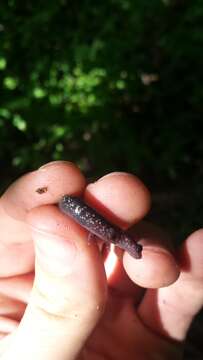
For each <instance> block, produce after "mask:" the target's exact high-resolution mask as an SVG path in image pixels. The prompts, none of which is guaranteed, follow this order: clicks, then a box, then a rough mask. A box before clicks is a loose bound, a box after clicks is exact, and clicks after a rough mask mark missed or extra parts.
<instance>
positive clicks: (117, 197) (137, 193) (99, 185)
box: [85, 172, 151, 227]
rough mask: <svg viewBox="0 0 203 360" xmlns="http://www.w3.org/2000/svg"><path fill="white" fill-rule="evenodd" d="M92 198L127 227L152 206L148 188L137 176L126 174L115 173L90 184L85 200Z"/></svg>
mask: <svg viewBox="0 0 203 360" xmlns="http://www.w3.org/2000/svg"><path fill="white" fill-rule="evenodd" d="M92 197H94V198H95V199H97V201H98V202H99V203H100V204H101V205H103V206H104V207H105V208H107V209H110V210H111V212H112V213H113V214H114V215H115V217H116V218H117V219H119V220H118V221H119V223H120V224H122V225H123V224H126V225H125V227H128V226H129V225H131V224H133V223H135V222H137V221H139V220H140V219H141V218H143V216H145V215H146V213H147V212H148V211H149V209H150V206H151V196H150V192H149V190H148V189H147V187H146V186H145V185H144V184H143V182H142V181H141V180H140V179H139V178H138V177H137V176H135V175H133V174H129V173H125V172H113V173H110V174H108V175H105V176H103V177H102V178H100V179H99V180H98V181H96V182H94V183H92V184H89V185H88V186H87V188H86V191H85V198H86V199H87V200H88V199H89V198H92ZM101 205H100V206H101ZM120 224H118V225H120ZM122 227H124V226H122Z"/></svg>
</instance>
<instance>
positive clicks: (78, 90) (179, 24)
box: [0, 0, 203, 359]
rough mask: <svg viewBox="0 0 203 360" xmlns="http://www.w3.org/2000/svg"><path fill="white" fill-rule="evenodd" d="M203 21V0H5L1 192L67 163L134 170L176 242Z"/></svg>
mask: <svg viewBox="0 0 203 360" xmlns="http://www.w3.org/2000/svg"><path fill="white" fill-rule="evenodd" d="M202 24H203V3H202V0H196V1H193V2H192V1H189V0H185V1H184V0H173V1H172V0H171V1H170V0H150V1H149V0H108V1H93V0H69V1H66V0H60V1H55V0H38V1H24V2H22V1H18V0H9V1H1V4H0V166H1V169H3V171H2V172H1V184H0V187H1V190H2V191H3V189H4V188H5V187H6V186H7V185H8V184H9V183H10V182H12V181H13V180H14V179H15V178H16V177H18V176H19V175H21V174H22V173H24V172H26V171H29V170H33V169H35V168H37V167H38V166H40V165H42V164H43V163H45V162H47V161H51V160H58V159H67V160H71V161H74V162H76V163H77V164H78V165H79V166H80V168H81V169H82V170H83V171H84V173H85V174H86V175H87V177H90V178H96V177H98V176H100V175H103V174H105V173H107V172H109V171H114V170H122V171H129V172H132V173H135V174H137V175H138V176H140V177H141V179H142V180H143V181H144V182H145V183H146V185H148V187H149V188H150V189H151V191H152V194H153V207H152V211H151V213H150V215H149V218H150V219H152V220H153V221H155V222H157V223H158V224H160V225H163V226H165V228H166V229H168V231H169V232H170V233H171V234H172V236H174V239H175V241H176V243H177V244H179V243H180V242H181V241H182V240H183V239H184V237H185V236H187V235H188V234H189V233H191V232H192V231H193V230H195V229H197V228H199V227H201V226H202V209H203V206H202V205H203V196H202V195H203V188H202V186H201V179H202V174H203V169H202V153H203V142H202V130H201V123H202V116H203V85H202V82H203V65H202V61H203V25H202ZM202 324H203V322H201V316H200V317H199V318H197V320H196V322H195V323H194V327H193V329H192V331H191V332H190V335H189V337H188V341H187V350H186V355H185V359H200V358H203V345H202V344H201V342H202V340H201V336H202V335H201V328H202Z"/></svg>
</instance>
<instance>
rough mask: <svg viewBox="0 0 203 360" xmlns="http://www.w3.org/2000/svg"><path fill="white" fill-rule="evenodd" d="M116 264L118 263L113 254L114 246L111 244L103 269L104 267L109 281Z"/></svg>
mask: <svg viewBox="0 0 203 360" xmlns="http://www.w3.org/2000/svg"><path fill="white" fill-rule="evenodd" d="M117 262H118V256H117V255H116V253H115V245H113V244H111V245H110V247H109V250H108V254H107V256H106V259H105V261H104V267H105V271H106V277H107V279H109V278H110V276H111V275H112V274H113V272H114V270H115V268H116V264H117Z"/></svg>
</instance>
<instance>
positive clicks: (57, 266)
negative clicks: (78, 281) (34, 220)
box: [32, 229, 77, 276]
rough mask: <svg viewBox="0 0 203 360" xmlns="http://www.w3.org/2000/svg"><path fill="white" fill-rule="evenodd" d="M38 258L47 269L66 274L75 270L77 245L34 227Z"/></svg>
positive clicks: (56, 273) (59, 274)
mask: <svg viewBox="0 0 203 360" xmlns="http://www.w3.org/2000/svg"><path fill="white" fill-rule="evenodd" d="M32 231H33V238H34V242H35V252H36V260H37V262H38V263H39V265H40V266H41V267H43V269H44V270H45V271H48V272H51V273H54V275H58V276H66V275H68V274H70V273H71V272H72V271H73V268H74V263H75V260H76V256H77V247H76V245H75V243H74V242H73V241H69V240H67V238H64V237H61V236H57V235H53V234H49V233H44V232H42V231H38V230H36V229H34V230H33V229H32Z"/></svg>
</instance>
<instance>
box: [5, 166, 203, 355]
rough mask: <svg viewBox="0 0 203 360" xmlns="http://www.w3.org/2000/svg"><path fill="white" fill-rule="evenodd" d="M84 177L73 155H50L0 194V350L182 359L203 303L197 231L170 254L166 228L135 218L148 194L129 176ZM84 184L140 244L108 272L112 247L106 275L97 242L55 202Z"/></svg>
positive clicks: (82, 188) (80, 190)
mask: <svg viewBox="0 0 203 360" xmlns="http://www.w3.org/2000/svg"><path fill="white" fill-rule="evenodd" d="M85 186H86V185H85V179H84V177H83V175H82V174H81V173H80V172H79V170H78V169H77V168H76V167H75V166H74V165H73V164H71V163H68V162H55V163H52V164H48V166H46V167H43V168H41V169H39V170H38V171H35V172H32V173H29V174H27V175H25V176H24V177H22V178H21V179H19V180H18V181H17V182H15V183H14V184H13V185H12V186H11V187H10V188H9V189H8V190H7V191H6V192H5V194H4V195H3V196H2V198H1V200H0V225H1V226H0V228H1V242H0V259H1V260H0V304H1V306H0V335H1V340H0V356H1V359H2V360H10V359H12V360H13V359H19V360H24V359H26V360H27V359H29V360H34V359H35V360H36V359H37V360H42V359H43V360H55V359H57V360H61V359H63V360H70V359H78V360H86V359H88V360H91V359H92V360H97V359H101V358H102V359H107V358H111V359H114V360H121V359H122V360H123V359H124V358H127V359H128V360H130V359H139V360H144V359H147V360H148V359H149V360H150V359H172V358H173V359H179V358H181V356H182V344H183V342H184V339H185V336H186V334H187V330H188V328H189V326H190V324H191V321H192V319H193V317H194V316H195V314H196V313H197V312H198V311H199V309H200V308H201V306H202V303H203V284H202V278H203V251H202V247H203V245H202V238H203V230H199V231H197V232H195V233H193V234H192V235H191V236H190V237H189V238H188V239H187V240H186V241H185V243H184V244H183V245H182V247H181V249H180V251H179V253H178V256H177V260H175V258H174V256H173V255H172V253H171V251H170V250H169V249H170V245H169V243H168V240H167V239H166V237H165V235H164V234H163V233H162V232H161V231H160V230H159V229H157V228H155V227H153V226H152V225H149V224H146V223H144V222H141V221H140V220H141V219H142V218H143V216H144V215H145V214H146V213H147V211H148V209H149V204H150V200H149V193H148V191H147V189H146V188H145V187H144V186H143V185H142V183H141V182H140V181H139V180H138V179H137V178H136V177H134V176H132V175H130V174H124V173H113V174H110V175H108V176H105V177H103V178H101V179H100V180H98V181H97V182H95V183H93V184H90V185H88V186H87V187H85ZM83 192H84V197H85V199H86V201H88V202H89V204H92V205H94V206H95V207H97V208H98V209H100V211H101V213H103V214H104V215H105V216H106V217H107V218H108V219H109V220H112V221H113V222H114V223H115V224H117V225H119V226H121V227H123V228H128V227H131V226H133V230H132V231H133V232H134V234H135V236H136V238H137V239H140V240H141V243H142V244H143V245H144V247H143V258H142V259H140V260H135V259H133V258H132V257H131V256H129V255H128V254H127V253H125V254H124V256H123V259H122V258H121V256H118V257H117V258H116V257H114V258H113V262H111V271H110V267H109V259H111V258H112V254H110V255H109V258H108V259H107V260H106V270H107V273H108V281H107V279H106V275H105V271H104V265H103V264H104V263H103V258H102V256H101V254H100V252H99V250H98V246H97V244H96V242H94V241H92V242H91V243H89V242H88V241H87V238H88V233H87V231H85V230H84V229H82V228H81V227H80V226H79V225H78V224H76V223H75V222H74V221H73V220H72V219H70V218H69V217H67V216H65V215H64V214H62V213H61V212H60V211H59V209H58V207H57V206H55V205H54V204H56V203H57V202H58V200H59V199H60V198H61V196H62V195H64V194H69V193H70V194H76V195H80V194H82V193H83ZM119 254H120V251H119ZM176 261H177V263H178V265H177V264H176ZM179 273H180V276H179ZM178 276H179V277H178ZM162 286H164V287H162ZM160 287H161V288H160Z"/></svg>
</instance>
